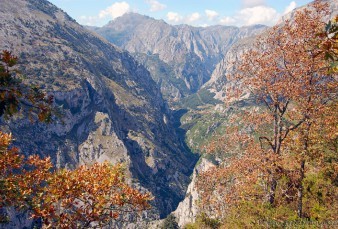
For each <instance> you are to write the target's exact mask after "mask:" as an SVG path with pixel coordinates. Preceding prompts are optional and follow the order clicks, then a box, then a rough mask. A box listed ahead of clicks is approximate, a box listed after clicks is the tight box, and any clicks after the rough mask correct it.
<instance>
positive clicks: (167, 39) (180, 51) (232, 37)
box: [90, 13, 265, 101]
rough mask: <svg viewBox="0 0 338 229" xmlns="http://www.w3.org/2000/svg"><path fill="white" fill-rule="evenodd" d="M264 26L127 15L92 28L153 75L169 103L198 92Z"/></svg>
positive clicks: (134, 14)
mask: <svg viewBox="0 0 338 229" xmlns="http://www.w3.org/2000/svg"><path fill="white" fill-rule="evenodd" d="M264 28H265V26H260V25H256V26H250V27H242V28H237V27H231V26H211V27H205V28H204V27H192V26H188V25H178V26H172V25H169V24H167V23H166V22H164V21H163V20H155V19H153V18H150V17H147V16H143V15H139V14H136V13H129V14H125V15H123V16H121V17H119V18H117V19H115V20H113V21H111V22H110V23H108V24H107V25H105V26H103V27H101V28H95V27H91V28H90V29H92V30H94V31H95V32H97V33H98V34H100V35H102V36H103V37H105V38H106V39H107V40H109V41H110V42H112V43H114V44H116V45H118V46H119V47H121V48H123V49H126V50H128V51H129V52H131V53H132V55H134V56H135V57H136V58H137V59H138V60H139V61H140V62H141V63H143V64H144V65H145V66H146V67H147V68H148V69H149V71H150V72H151V74H152V77H153V78H154V79H155V81H156V82H158V83H159V84H160V85H161V91H162V93H163V94H164V96H165V97H166V98H167V99H169V101H177V100H178V99H180V98H181V97H184V96H187V95H189V94H191V93H195V92H197V91H198V90H199V89H200V88H201V87H202V85H203V84H204V83H205V82H207V81H208V80H209V79H210V75H211V73H212V71H213V70H214V68H215V65H216V64H217V63H218V62H219V61H220V60H221V59H222V58H223V55H224V53H226V51H227V50H228V49H229V48H230V47H231V45H232V44H233V43H235V42H236V41H237V40H240V39H242V38H245V37H249V36H252V35H254V34H257V33H260V32H261V31H262V30H263V29H264Z"/></svg>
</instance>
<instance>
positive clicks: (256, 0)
mask: <svg viewBox="0 0 338 229" xmlns="http://www.w3.org/2000/svg"><path fill="white" fill-rule="evenodd" d="M262 5H265V0H242V6H243V8H251V7H255V6H262Z"/></svg>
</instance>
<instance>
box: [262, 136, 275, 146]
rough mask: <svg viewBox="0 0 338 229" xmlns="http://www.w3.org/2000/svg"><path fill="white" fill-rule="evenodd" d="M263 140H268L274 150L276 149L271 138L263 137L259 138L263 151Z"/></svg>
mask: <svg viewBox="0 0 338 229" xmlns="http://www.w3.org/2000/svg"><path fill="white" fill-rule="evenodd" d="M262 140H266V141H267V142H268V144H269V145H270V147H271V148H272V149H274V148H275V146H274V145H273V144H272V142H271V140H270V139H269V138H267V137H264V136H263V137H259V142H260V144H261V148H262V149H263V142H262Z"/></svg>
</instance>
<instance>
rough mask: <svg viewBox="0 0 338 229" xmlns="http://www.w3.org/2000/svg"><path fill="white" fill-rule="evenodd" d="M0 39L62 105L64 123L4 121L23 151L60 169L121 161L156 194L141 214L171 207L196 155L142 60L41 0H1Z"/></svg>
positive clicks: (28, 75)
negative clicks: (182, 137)
mask: <svg viewBox="0 0 338 229" xmlns="http://www.w3.org/2000/svg"><path fill="white" fill-rule="evenodd" d="M0 41H1V42H0V49H1V50H3V49H7V50H11V51H12V52H13V53H14V54H16V55H18V56H19V65H18V68H19V69H20V71H21V72H22V74H23V75H25V81H26V82H27V83H29V84H38V85H40V86H42V87H43V88H44V90H46V91H47V92H48V93H51V94H53V95H54V96H55V100H56V103H57V104H58V105H61V106H63V111H64V117H63V118H62V119H63V121H64V124H62V123H61V122H59V123H54V124H51V125H46V124H41V123H30V122H29V121H28V120H27V119H25V118H23V117H20V116H19V117H16V118H15V119H12V120H10V121H5V120H1V128H2V129H3V130H7V131H11V132H12V133H13V135H14V136H15V139H16V141H15V144H16V145H18V146H19V147H20V148H21V149H22V151H23V152H25V153H27V154H31V153H38V154H40V155H43V156H51V157H52V160H53V162H54V163H55V164H56V165H57V166H60V167H63V166H66V167H75V166H77V165H79V164H83V163H84V164H91V163H93V162H94V161H104V160H108V161H111V162H113V163H115V162H124V163H125V164H126V167H127V168H128V173H129V176H130V180H131V181H132V182H133V183H134V184H135V185H137V186H139V187H140V188H142V189H144V190H148V191H150V192H151V193H152V194H153V195H154V197H155V199H154V201H153V203H152V205H153V206H154V208H153V209H152V211H151V213H150V214H148V215H147V216H146V217H148V218H149V219H151V218H158V217H164V216H166V215H167V214H168V213H170V212H171V211H173V210H174V209H175V208H176V206H177V205H178V202H179V201H180V200H182V199H183V197H184V195H185V190H186V188H187V185H188V183H189V181H190V179H189V176H190V174H191V173H192V169H193V166H194V164H195V162H196V157H194V156H193V155H192V154H191V153H190V151H189V150H188V149H187V147H186V146H185V145H184V144H183V141H181V140H180V138H179V136H178V134H177V133H176V129H175V127H174V126H173V123H172V115H171V112H170V110H169V109H168V107H167V105H166V103H165V102H164V101H163V99H162V96H161V92H160V90H159V88H158V86H157V84H156V83H155V82H154V81H153V80H152V78H151V77H150V74H149V72H148V71H147V70H146V69H145V68H144V67H143V66H142V65H140V64H139V63H138V62H136V61H135V60H134V59H133V58H132V57H131V56H130V55H129V54H128V53H127V52H124V51H121V50H120V49H118V48H116V47H115V46H113V45H112V44H110V43H108V42H107V41H105V40H103V39H101V38H99V37H98V36H97V35H95V34H93V33H92V32H89V31H87V30H86V29H85V28H83V27H82V26H80V25H79V24H77V23H76V22H75V21H74V20H73V19H71V18H70V17H69V16H68V15H67V14H65V13H64V12H63V11H61V10H60V9H58V8H57V7H55V6H53V5H52V4H51V3H49V2H47V1H45V0H1V7H0Z"/></svg>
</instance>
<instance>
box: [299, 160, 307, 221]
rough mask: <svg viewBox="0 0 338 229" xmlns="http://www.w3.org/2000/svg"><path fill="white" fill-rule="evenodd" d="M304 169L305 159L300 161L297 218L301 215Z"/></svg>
mask: <svg viewBox="0 0 338 229" xmlns="http://www.w3.org/2000/svg"><path fill="white" fill-rule="evenodd" d="M304 170H305V160H302V161H301V162H300V178H299V184H298V208H297V214H298V217H299V218H302V217H303V188H304V187H303V179H304V172H305V171H304Z"/></svg>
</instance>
